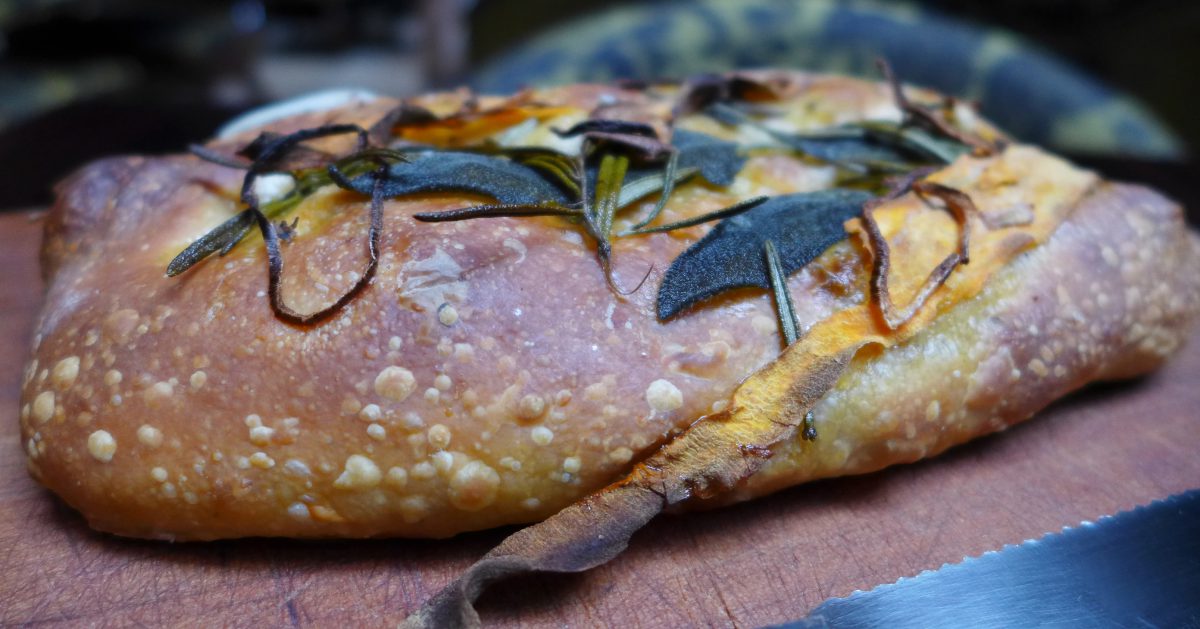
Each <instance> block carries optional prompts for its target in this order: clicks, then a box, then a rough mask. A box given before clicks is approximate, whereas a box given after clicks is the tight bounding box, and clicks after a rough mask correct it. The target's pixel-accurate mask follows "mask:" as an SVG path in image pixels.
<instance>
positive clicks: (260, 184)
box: [254, 173, 296, 204]
mask: <svg viewBox="0 0 1200 629" xmlns="http://www.w3.org/2000/svg"><path fill="white" fill-rule="evenodd" d="M295 188H296V180H295V178H293V177H292V176H291V175H288V174H285V173H264V174H261V175H259V176H257V177H255V178H254V194H255V195H256V196H257V197H258V202H259V203H260V204H266V203H270V202H272V201H275V200H276V199H282V198H283V197H284V196H286V195H287V194H288V193H289V192H291V191H292V190H294V189H295Z"/></svg>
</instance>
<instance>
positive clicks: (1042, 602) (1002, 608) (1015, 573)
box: [778, 489, 1200, 629]
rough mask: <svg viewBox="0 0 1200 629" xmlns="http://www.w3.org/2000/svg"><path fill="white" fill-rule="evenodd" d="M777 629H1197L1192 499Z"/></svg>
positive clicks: (940, 572) (1198, 566)
mask: <svg viewBox="0 0 1200 629" xmlns="http://www.w3.org/2000/svg"><path fill="white" fill-rule="evenodd" d="M778 627H779V628H780V629H814V628H818V627H820V628H842V627H887V628H889V629H893V628H895V629H905V628H908V627H913V628H917V627H920V628H922V629H924V628H927V627H982V628H987V627H1147V628H1149V627H1190V628H1193V629H1200V489H1193V490H1190V491H1187V492H1184V493H1182V494H1177V495H1175V496H1172V497H1170V498H1166V499H1164V500H1160V501H1157V502H1153V503H1151V504H1148V505H1145V506H1141V507H1137V508H1135V509H1132V510H1130V511H1124V512H1121V513H1118V514H1116V515H1113V516H1106V517H1103V518H1100V520H1099V521H1097V522H1094V523H1093V522H1083V523H1082V524H1080V525H1078V526H1075V527H1067V528H1064V529H1063V530H1062V532H1060V533H1050V534H1047V535H1045V536H1043V537H1041V538H1040V539H1036V540H1029V541H1026V542H1024V543H1022V544H1019V545H1016V546H1011V545H1010V546H1005V547H1004V548H1002V549H1000V550H998V551H989V552H987V553H984V554H983V555H981V556H979V557H968V558H966V559H964V560H963V561H962V562H960V563H957V564H946V565H943V566H942V567H941V568H938V569H937V570H928V571H925V572H922V573H921V574H919V575H917V576H915V577H909V578H903V579H900V580H898V581H896V582H895V583H888V584H885V585H880V586H877V587H875V588H873V589H871V590H869V591H865V592H864V591H857V592H855V593H853V594H851V595H850V596H848V597H846V598H831V599H829V600H827V601H825V602H824V603H821V604H820V605H818V606H817V607H816V608H815V609H814V610H813V611H812V613H810V614H809V615H808V616H807V617H806V618H804V619H801V620H798V621H795V622H791V623H786V624H783V625H778Z"/></svg>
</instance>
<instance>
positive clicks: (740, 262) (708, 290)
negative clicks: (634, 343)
mask: <svg viewBox="0 0 1200 629" xmlns="http://www.w3.org/2000/svg"><path fill="white" fill-rule="evenodd" d="M871 198H872V195H870V194H869V193H866V192H861V191H858V190H839V189H834V190H823V191H820V192H808V193H800V194H789V195H783V196H778V197H773V198H771V199H768V200H767V201H765V202H763V203H762V204H760V205H758V206H756V207H754V208H752V209H750V210H748V211H746V212H742V213H741V214H738V215H736V216H732V217H730V218H726V219H725V220H723V221H721V222H720V223H718V224H717V226H716V227H714V228H713V229H712V231H710V232H709V233H708V234H707V235H706V236H705V237H704V238H702V239H700V240H699V241H698V242H696V243H695V244H693V245H692V246H691V247H689V248H688V249H687V251H684V252H683V253H682V254H680V255H679V257H678V258H675V261H674V262H672V263H671V267H670V268H669V269H667V272H666V274H665V275H664V276H663V281H662V284H661V285H660V286H659V290H658V308H657V311H658V312H657V314H658V318H659V319H660V320H667V319H670V318H671V317H674V316H675V315H677V314H679V313H680V312H682V311H683V310H684V309H686V308H688V307H691V306H692V305H694V304H696V303H698V302H701V301H703V300H705V299H708V298H710V297H713V296H715V295H717V294H719V293H722V292H724V291H727V290H731V289H734V288H745V287H751V286H760V287H763V288H770V286H771V278H770V273H769V272H768V270H767V267H766V261H765V260H764V258H763V250H764V247H765V243H766V241H768V240H770V241H773V242H774V243H775V247H776V248H777V249H778V251H779V260H780V264H781V266H782V269H783V273H784V274H785V276H786V275H791V274H792V273H794V272H796V271H798V270H799V269H801V268H802V267H804V265H806V264H808V263H809V262H812V261H813V260H814V259H815V258H816V257H817V256H819V255H821V253H822V252H824V251H825V250H826V249H828V248H829V246H830V245H833V244H834V243H836V242H839V241H841V240H843V239H844V238H846V231H845V229H844V228H843V227H842V224H843V223H844V222H845V221H846V220H847V219H850V218H853V217H855V216H858V214H859V212H860V211H861V210H862V205H863V203H866V202H867V201H868V200H870V199H871Z"/></svg>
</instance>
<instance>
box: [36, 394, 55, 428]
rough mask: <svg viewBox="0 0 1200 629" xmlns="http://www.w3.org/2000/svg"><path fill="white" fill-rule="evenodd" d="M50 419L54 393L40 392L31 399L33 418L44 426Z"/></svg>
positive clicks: (52, 413)
mask: <svg viewBox="0 0 1200 629" xmlns="http://www.w3.org/2000/svg"><path fill="white" fill-rule="evenodd" d="M51 417H54V392H53V391H42V392H41V393H39V394H38V395H37V397H35V398H33V418H34V419H36V420H37V421H38V423H42V424H44V423H46V422H48V421H50V418H51Z"/></svg>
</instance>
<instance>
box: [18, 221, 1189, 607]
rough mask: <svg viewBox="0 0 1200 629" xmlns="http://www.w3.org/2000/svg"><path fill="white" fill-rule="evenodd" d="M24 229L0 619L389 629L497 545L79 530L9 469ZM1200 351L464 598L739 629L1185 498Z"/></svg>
mask: <svg viewBox="0 0 1200 629" xmlns="http://www.w3.org/2000/svg"><path fill="white" fill-rule="evenodd" d="M39 240H40V225H39V224H37V223H35V222H31V221H30V219H29V217H27V216H24V215H7V216H0V268H3V272H4V278H3V280H2V281H0V453H2V454H0V626H8V625H25V624H39V625H62V626H80V625H89V626H90V625H105V626H129V625H142V626H146V625H148V626H178V625H191V626H195V625H205V626H255V627H262V626H280V625H293V626H334V625H353V626H383V625H394V624H395V622H396V621H398V620H400V619H402V618H403V617H404V616H405V615H406V613H407V612H409V611H411V610H413V609H414V608H415V607H416V606H417V605H419V604H420V603H421V602H422V601H424V600H425V599H426V598H427V597H428V596H429V595H430V594H432V593H433V592H435V591H436V590H437V589H439V588H440V587H441V586H442V585H443V584H445V583H446V582H447V581H449V580H450V579H451V578H452V577H453V576H454V575H455V574H457V573H458V572H460V571H461V570H462V569H463V568H465V567H466V566H467V565H469V564H470V563H471V562H472V561H474V560H475V559H476V558H478V557H479V556H480V555H482V554H483V553H484V552H486V551H487V550H488V549H489V548H491V547H492V546H493V545H495V544H496V543H497V542H499V541H500V539H502V537H503V536H504V535H505V534H506V533H507V532H508V531H504V530H501V531H488V532H483V533H475V534H470V535H463V536H460V537H457V538H455V539H450V540H441V541H422V540H415V541H414V540H379V541H355V542H321V543H315V542H294V541H288V540H244V541H232V542H220V543H190V544H169V543H164V542H147V541H140V540H127V539H120V538H115V537H112V536H108V535H102V534H98V533H94V532H92V531H91V530H89V529H88V528H87V526H86V525H85V523H84V522H83V520H82V519H81V518H80V517H79V516H78V515H76V514H75V513H74V512H72V511H71V510H70V509H69V508H67V507H66V506H64V505H63V504H62V503H60V502H59V501H57V500H56V499H55V498H54V497H53V496H52V495H50V494H49V493H48V492H46V491H45V490H43V489H41V488H40V487H38V486H37V485H36V484H35V483H34V482H33V481H32V480H30V478H29V477H28V475H27V474H26V473H25V464H24V455H23V453H22V452H21V449H20V444H19V439H18V435H17V395H18V383H19V375H20V371H21V368H22V366H23V363H24V361H25V355H26V351H27V347H28V337H29V335H30V333H31V330H32V328H33V320H34V317H35V316H36V309H37V307H38V303H39V301H40V299H41V287H40V283H39V280H38V271H37V264H36V253H37V247H38V241H39ZM1198 383H1200V343H1193V344H1192V345H1191V346H1189V347H1188V348H1187V349H1185V350H1184V351H1183V353H1182V354H1181V355H1180V356H1179V357H1178V358H1177V359H1176V360H1175V361H1174V362H1173V363H1172V364H1171V365H1169V366H1168V367H1167V368H1165V369H1164V370H1162V371H1161V372H1160V373H1158V374H1156V375H1154V376H1152V377H1150V378H1146V379H1143V380H1141V381H1138V382H1134V383H1125V384H1120V385H1108V386H1103V387H1099V386H1098V387H1094V388H1092V389H1090V390H1088V391H1085V392H1083V393H1081V394H1077V395H1075V396H1072V397H1071V398H1069V399H1067V400H1065V401H1063V402H1061V403H1059V404H1056V405H1055V406H1053V407H1052V408H1050V409H1048V410H1047V411H1045V412H1043V413H1042V414H1041V415H1040V416H1039V417H1037V418H1036V419H1034V420H1033V421H1031V422H1029V423H1027V424H1025V425H1022V426H1019V427H1017V428H1015V429H1013V430H1010V431H1008V432H1006V433H1003V434H1000V435H995V436H992V437H988V438H985V439H982V440H979V441H977V442H974V443H972V444H970V445H967V446H964V447H960V448H957V449H954V450H952V451H951V452H949V453H947V454H946V455H944V456H941V457H939V458H936V459H934V460H930V461H925V462H922V463H919V464H915V465H907V466H901V467H896V468H892V469H889V470H886V471H884V472H881V473H876V474H871V475H868V476H862V477H855V478H846V479H840V480H834V481H823V482H818V483H813V484H810V485H806V486H801V487H795V488H793V489H790V490H787V491H784V492H782V493H779V494H777V495H774V496H771V497H768V498H764V499H760V500H757V501H755V502H752V503H748V504H743V505H739V506H735V507H731V508H726V509H721V510H718V511H713V512H708V513H699V514H690V515H686V516H666V517H661V518H659V519H658V520H656V521H654V522H653V523H651V525H650V526H648V527H647V528H646V529H645V530H644V531H642V532H640V533H639V534H638V535H637V536H635V537H634V539H633V542H632V544H631V545H630V548H629V550H628V551H627V552H626V553H625V554H624V555H622V556H621V557H619V558H618V559H617V560H616V561H614V562H612V563H610V564H608V565H606V566H603V567H601V568H598V569H596V570H593V571H591V572H589V573H586V574H582V575H569V576H548V577H547V576H539V577H528V578H524V579H520V580H518V581H515V582H510V583H506V584H504V585H502V586H500V587H496V588H494V589H493V590H492V591H490V592H489V593H488V594H486V595H485V597H484V599H483V601H482V611H483V617H484V619H485V621H486V622H488V623H490V624H495V625H497V626H563V625H571V626H579V627H590V626H596V625H610V626H619V627H638V626H645V627H676V626H738V627H752V626H758V625H763V624H769V623H778V622H782V621H785V620H789V619H794V618H797V617H799V616H802V615H804V614H805V613H807V612H808V611H809V610H810V609H811V608H812V607H814V606H815V605H816V604H817V603H819V602H820V601H822V600H823V599H825V598H827V597H830V596H844V595H847V594H849V593H851V592H853V591H854V590H855V589H860V588H862V589H865V588H870V587H872V586H874V585H877V584H880V583H884V582H889V581H893V580H895V579H897V578H899V577H902V576H908V575H912V574H915V573H917V572H920V571H922V570H926V569H931V568H937V567H939V566H941V565H942V564H943V563H945V562H955V561H958V560H960V559H962V558H963V556H964V555H973V554H978V553H980V552H983V551H985V550H989V549H995V548H998V547H1000V546H1001V545H1003V544H1006V543H1016V542H1021V541H1023V540H1025V539H1027V538H1030V537H1037V536H1040V535H1041V534H1043V533H1044V532H1047V531H1056V530H1058V529H1059V528H1060V527H1062V526H1064V525H1071V524H1076V523H1078V522H1079V521H1081V520H1085V519H1095V518H1096V517H1097V516H1099V515H1103V514H1110V513H1113V512H1115V511H1117V510H1120V509H1127V508H1129V507H1132V506H1134V505H1137V504H1142V503H1145V502H1148V501H1151V500H1153V499H1156V498H1162V497H1165V496H1168V495H1170V494H1173V493H1177V492H1179V491H1182V490H1185V489H1188V488H1192V487H1200V457H1198V456H1197V454H1196V451H1197V448H1198V447H1200V386H1197V384H1198Z"/></svg>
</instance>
